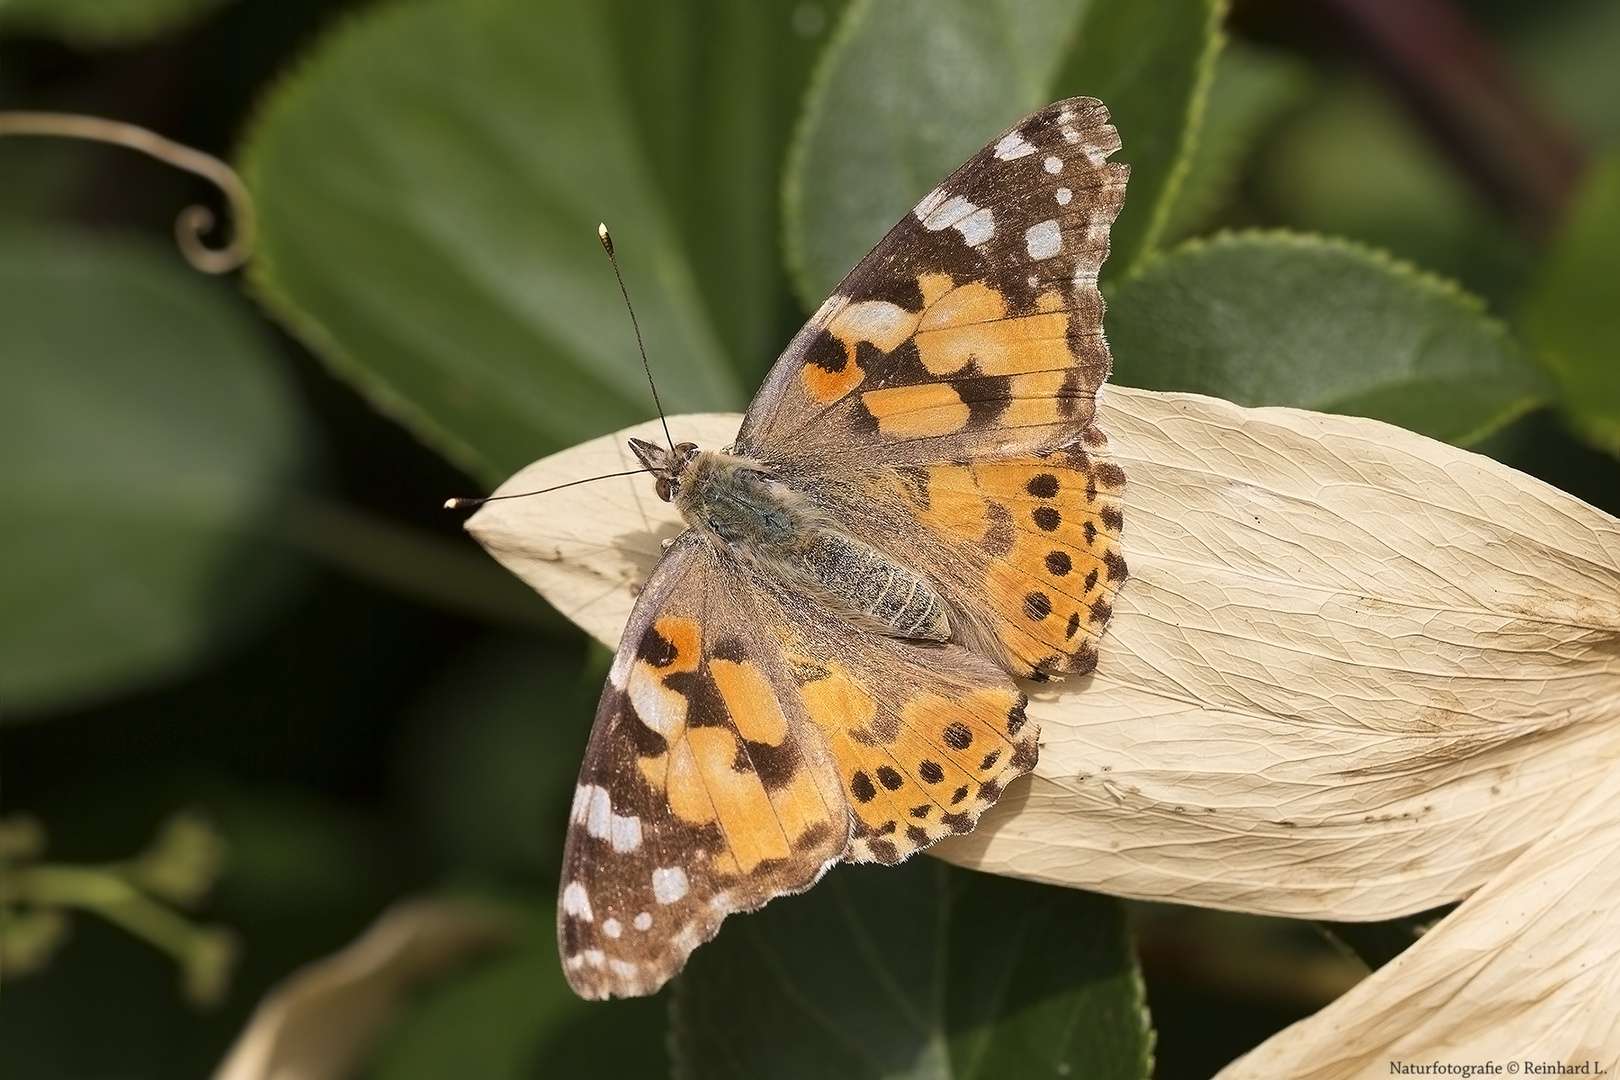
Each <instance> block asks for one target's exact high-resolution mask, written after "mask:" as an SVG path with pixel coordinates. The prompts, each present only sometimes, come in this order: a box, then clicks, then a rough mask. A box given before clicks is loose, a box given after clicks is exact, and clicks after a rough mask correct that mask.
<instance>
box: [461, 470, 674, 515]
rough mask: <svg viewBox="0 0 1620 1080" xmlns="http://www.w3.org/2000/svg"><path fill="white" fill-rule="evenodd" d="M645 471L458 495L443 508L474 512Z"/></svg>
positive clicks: (636, 474)
mask: <svg viewBox="0 0 1620 1080" xmlns="http://www.w3.org/2000/svg"><path fill="white" fill-rule="evenodd" d="M646 471H647V470H646V469H631V470H630V471H628V472H612V473H608V474H606V475H605V476H587V477H586V478H585V479H583V480H570V481H568V483H566V484H558V485H556V486H555V487H548V488H541V489H540V490H539V491H514V492H513V493H512V494H510V495H484V496H482V497H475V496H468V495H458V496H456V497H455V498H453V499H446V500H444V508H445V509H446V510H476V509H478V508H479V507H480V506H483V505H484V504H485V503H487V502H494V501H495V500H496V499H526V498H528V497H529V496H530V495H544V494H545V493H546V492H548V491H561V490H562V489H563V488H571V487H575V486H576V485H579V484H591V483H595V482H596V481H598V480H612V479H613V478H614V477H616V476H640V475H641V474H642V473H644V472H646Z"/></svg>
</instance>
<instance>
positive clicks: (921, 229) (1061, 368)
mask: <svg viewBox="0 0 1620 1080" xmlns="http://www.w3.org/2000/svg"><path fill="white" fill-rule="evenodd" d="M1118 148H1119V135H1118V133H1117V132H1116V131H1115V130H1114V128H1113V127H1112V126H1111V125H1110V124H1109V123H1108V111H1107V110H1106V109H1105V108H1103V106H1102V105H1101V104H1100V103H1099V102H1096V101H1094V100H1091V99H1088V98H1073V99H1070V100H1068V101H1061V102H1058V103H1057V104H1055V105H1051V106H1049V107H1047V108H1045V109H1043V110H1041V111H1040V112H1038V113H1036V114H1035V115H1033V116H1031V117H1028V118H1027V119H1025V120H1024V121H1022V122H1021V123H1019V124H1018V125H1017V126H1016V127H1014V128H1013V129H1011V130H1010V131H1008V132H1007V133H1006V134H1004V135H1003V136H1001V137H1000V138H999V139H997V140H996V141H995V142H992V143H991V144H990V145H989V146H986V147H985V148H984V149H983V150H981V151H980V152H979V153H978V154H976V155H975V156H974V157H973V158H972V159H971V160H969V161H968V162H967V163H966V164H964V165H963V166H962V167H961V168H959V169H957V170H956V171H955V172H953V173H952V174H951V175H950V176H949V177H947V178H946V179H945V180H944V181H943V182H941V183H940V185H939V186H938V187H936V188H935V189H934V190H932V191H930V192H929V193H927V194H926V195H925V196H923V198H922V200H921V201H920V202H918V204H917V205H916V207H915V208H914V209H913V210H912V211H911V212H910V213H909V214H907V215H906V216H905V217H904V218H903V219H902V220H901V221H900V223H899V224H897V225H896V226H895V227H894V228H893V229H892V230H890V232H889V234H888V235H887V236H885V237H884V238H883V240H882V241H881V242H880V243H879V244H878V246H877V247H876V248H874V249H873V251H872V252H871V254H869V255H868V256H867V257H866V258H865V259H862V260H861V263H860V265H858V266H857V267H856V268H855V269H854V271H853V272H851V273H850V275H849V276H848V277H847V278H845V279H844V281H843V282H842V283H841V284H840V285H839V286H838V288H837V290H836V291H835V292H834V293H833V295H832V296H831V297H829V298H828V299H827V301H826V303H824V304H823V305H822V307H821V309H820V310H819V311H818V312H817V313H816V314H815V316H814V317H812V318H811V320H810V322H809V323H808V324H807V325H806V326H805V328H804V329H803V330H801V331H800V332H799V334H798V335H797V336H795V338H794V339H793V341H792V343H791V344H790V345H789V346H788V348H787V351H786V352H784V353H783V355H782V358H781V359H780V360H778V361H777V363H776V366H775V367H774V368H773V369H772V370H771V373H770V375H769V376H768V377H767V379H766V382H765V384H764V386H763V387H761V389H760V392H759V394H758V395H757V396H756V397H755V399H754V404H753V406H752V407H751V408H750V409H749V410H748V416H747V418H746V419H745V420H744V422H743V428H742V432H741V434H740V435H739V438H738V448H739V450H742V451H745V452H748V453H755V454H759V455H761V456H763V457H766V458H770V459H772V460H797V461H805V462H813V463H815V464H817V465H820V466H821V467H826V466H825V465H822V463H823V462H826V461H839V462H848V461H851V460H853V461H856V462H858V463H860V464H862V465H866V464H870V463H872V462H874V461H882V462H886V463H912V462H935V461H946V460H952V459H955V458H960V457H964V456H978V455H982V454H984V453H986V452H1009V453H1011V452H1026V453H1027V452H1039V451H1042V450H1045V449H1049V448H1051V447H1053V446H1057V445H1061V444H1063V443H1065V442H1070V441H1073V439H1074V438H1075V436H1076V433H1077V432H1078V431H1079V429H1081V428H1083V427H1085V426H1086V425H1088V424H1089V423H1090V422H1091V420H1092V417H1093V415H1094V412H1095V406H1094V402H1095V398H1096V393H1097V389H1098V388H1099V387H1100V386H1101V385H1102V383H1103V380H1104V379H1105V378H1107V375H1108V370H1109V365H1110V360H1109V355H1108V349H1107V345H1106V344H1105V343H1104V341H1103V336H1102V314H1103V300H1102V294H1101V293H1100V292H1099V291H1098V289H1097V273H1098V271H1099V270H1100V268H1101V267H1102V264H1103V260H1104V259H1106V258H1107V256H1108V230H1109V226H1110V225H1111V224H1112V223H1113V221H1114V218H1115V217H1117V216H1118V214H1119V210H1120V207H1121V206H1122V205H1123V203H1124V198H1125V182H1126V178H1127V177H1128V176H1129V174H1130V170H1129V168H1128V167H1126V166H1124V165H1120V164H1116V163H1113V162H1109V161H1107V160H1106V159H1107V156H1108V155H1109V154H1111V153H1113V152H1114V151H1115V150H1117V149H1118Z"/></svg>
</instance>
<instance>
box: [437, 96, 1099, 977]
mask: <svg viewBox="0 0 1620 1080" xmlns="http://www.w3.org/2000/svg"><path fill="white" fill-rule="evenodd" d="M1119 145H1120V143H1119V136H1118V134H1117V133H1116V132H1115V130H1114V128H1113V127H1112V126H1110V125H1109V123H1108V112H1107V110H1106V109H1105V108H1103V106H1102V105H1101V103H1099V102H1097V101H1095V100H1092V99H1090V98H1074V99H1071V100H1068V101H1060V102H1058V103H1057V104H1055V105H1052V106H1050V107H1048V108H1046V109H1043V110H1041V111H1040V112H1038V113H1036V114H1035V115H1033V116H1031V117H1029V118H1027V119H1025V120H1023V121H1022V122H1020V123H1019V124H1018V125H1016V126H1015V127H1013V128H1012V129H1011V130H1010V131H1008V132H1007V133H1006V134H1005V135H1003V136H1001V137H1000V138H998V139H997V140H996V141H995V142H993V143H991V144H990V145H989V146H987V147H985V148H984V149H983V150H982V151H980V152H979V153H978V154H977V155H976V156H975V157H974V158H973V159H972V160H970V161H969V162H968V163H967V164H965V165H963V166H962V167H961V168H959V169H957V170H956V172H954V173H952V174H951V175H950V177H948V178H947V179H946V180H945V182H944V183H942V184H941V185H940V186H939V187H937V188H935V189H934V190H933V191H931V192H929V193H928V195H926V196H925V197H924V198H923V200H922V201H921V202H920V203H918V204H917V206H916V208H915V209H914V210H912V212H911V213H910V214H908V215H907V216H906V218H905V219H904V220H903V221H901V222H900V224H898V225H896V226H895V227H894V229H893V230H891V231H890V233H889V235H888V236H886V237H885V238H884V239H883V241H882V242H881V243H880V244H878V246H877V247H876V248H875V249H873V251H872V252H871V254H869V255H867V257H866V258H865V259H863V260H861V263H860V265H859V266H857V267H856V268H855V270H854V272H853V273H852V274H850V275H849V277H848V278H846V279H845V280H844V282H843V284H841V285H840V286H839V287H838V289H837V291H835V292H834V293H833V295H832V297H831V298H830V299H828V300H827V302H826V303H825V304H823V305H822V306H821V310H819V311H817V312H816V314H815V316H814V317H812V318H811V319H810V321H809V323H808V324H806V326H805V327H804V329H803V330H801V331H800V332H799V334H798V335H797V336H796V337H795V338H794V339H793V341H792V343H791V344H789V345H788V348H787V351H786V352H784V353H783V354H782V357H781V359H779V360H778V361H777V362H776V366H775V367H774V368H773V369H772V370H771V373H770V375H769V377H767V378H766V380H765V384H764V386H762V387H761V388H760V391H759V393H758V395H757V396H756V397H755V398H754V402H753V405H752V406H750V408H749V410H748V414H747V416H746V417H745V418H744V420H743V425H742V430H741V432H740V433H739V434H738V436H737V441H736V445H735V446H734V447H732V449H730V450H729V451H713V450H699V449H698V448H697V447H696V446H694V445H693V444H691V443H681V444H680V445H678V446H675V447H673V448H668V449H666V448H665V447H662V446H657V445H654V444H652V443H647V442H642V441H640V440H634V441H633V442H632V444H631V448H632V449H633V450H634V452H635V454H636V456H637V457H638V458H639V459H640V460H641V462H642V464H643V465H645V466H646V468H647V470H648V471H649V472H651V473H652V474H653V476H654V477H655V478H656V483H657V490H658V494H659V496H660V497H661V498H663V499H664V500H665V501H669V502H673V503H674V504H675V506H676V507H677V508H678V509H679V510H680V512H681V515H682V516H683V517H684V518H685V520H686V522H687V525H688V528H687V530H686V531H685V532H683V533H682V534H681V535H680V536H679V537H677V538H676V539H675V540H674V541H673V542H671V544H670V545H669V547H668V550H667V551H666V552H665V554H664V556H663V559H662V561H660V562H659V564H658V566H657V568H656V569H655V570H654V571H653V573H652V576H651V578H650V579H649V580H648V582H647V584H646V586H645V588H644V590H643V591H642V593H641V595H640V597H639V599H638V600H637V602H636V605H635V609H634V611H633V613H632V614H631V616H630V622H629V625H628V626H627V627H626V629H625V632H624V636H623V638H622V640H621V642H620V645H619V650H618V655H617V657H616V658H615V660H614V662H613V667H612V671H611V673H610V674H609V676H608V683H607V686H606V688H605V689H604V691H603V694H602V702H601V706H600V708H599V709H598V711H597V715H596V727H595V729H594V731H593V732H592V735H591V741H590V748H589V750H588V751H587V752H586V756H585V764H584V767H583V768H582V769H581V771H580V778H579V788H578V792H577V794H576V797H575V800H574V808H573V817H572V820H571V823H570V830H569V834H568V844H567V852H566V854H565V856H564V860H563V873H562V895H561V901H560V905H559V910H558V937H559V941H560V944H561V950H562V958H563V964H564V967H565V969H566V972H567V976H568V981H569V982H570V983H571V984H572V985H573V987H574V989H575V990H576V991H578V992H579V993H580V994H581V995H582V996H585V997H590V998H604V997H608V996H610V995H621V996H626V995H639V994H650V993H653V992H654V991H656V990H657V989H658V988H659V987H661V986H662V985H663V984H664V983H665V982H666V981H668V980H669V979H670V978H671V977H672V976H674V975H675V974H676V972H678V971H679V970H680V969H681V967H682V965H684V964H685V962H686V958H687V956H688V955H690V954H691V952H692V950H693V949H695V948H696V947H697V946H698V945H700V944H702V943H703V942H704V941H707V940H708V939H709V938H711V937H713V936H714V935H715V933H716V932H717V931H718V929H719V926H720V922H721V920H722V919H724V918H725V917H726V916H727V915H728V914H730V913H732V912H737V911H750V910H752V909H754V908H757V907H759V906H760V905H762V904H764V903H765V902H767V901H768V900H770V899H772V898H773V897H776V896H780V895H782V894H784V893H794V892H799V891H801V890H803V889H806V888H808V887H809V886H810V885H812V884H813V883H814V882H815V881H816V880H817V879H818V878H820V877H821V875H822V874H824V873H825V872H826V871H827V869H828V868H829V867H831V866H832V865H833V864H835V863H837V862H839V861H840V860H844V859H848V860H851V861H855V862H883V863H894V862H898V861H900V860H901V859H904V858H905V857H906V856H908V855H910V854H912V853H913V852H915V851H917V850H918V849H919V848H923V847H926V846H928V845H929V844H932V843H933V842H934V841H936V840H938V839H940V838H941V837H944V836H949V835H951V834H954V833H965V832H968V831H970V830H971V829H972V828H973V827H974V825H975V823H976V822H977V821H978V818H979V815H980V814H982V813H983V812H984V811H985V810H986V809H988V808H989V807H990V806H991V805H993V804H994V803H995V801H996V799H997V798H998V797H999V795H1000V794H1001V792H1002V790H1003V789H1004V788H1005V787H1006V786H1007V784H1008V783H1009V782H1010V781H1012V780H1014V779H1016V778H1017V777H1020V776H1022V775H1024V774H1025V773H1027V772H1029V771H1030V769H1032V768H1033V767H1034V765H1035V761H1036V756H1037V753H1038V737H1039V735H1038V732H1037V730H1036V725H1035V724H1033V723H1031V722H1028V721H1026V719H1025V716H1024V705H1025V698H1024V694H1023V693H1022V692H1021V691H1020V689H1019V687H1018V683H1017V682H1016V681H1015V678H1030V679H1045V678H1051V677H1056V676H1061V675H1066V674H1081V673H1085V672H1088V671H1090V670H1091V669H1092V668H1093V667H1094V666H1095V664H1096V662H1097V642H1098V638H1099V636H1100V635H1101V634H1102V631H1103V628H1104V626H1105V624H1106V623H1107V621H1108V618H1109V615H1110V614H1111V612H1112V604H1113V597H1114V594H1115V591H1116V590H1117V589H1118V588H1119V587H1120V584H1121V583H1122V582H1123V580H1124V578H1125V561H1124V559H1123V557H1122V556H1121V554H1120V543H1119V538H1120V531H1121V527H1122V511H1121V494H1122V492H1123V490H1124V483H1125V479H1124V476H1123V474H1122V473H1121V472H1120V470H1119V468H1118V467H1117V466H1115V465H1113V464H1112V463H1110V461H1109V460H1108V446H1107V440H1106V439H1105V438H1104V436H1103V434H1102V432H1101V431H1099V430H1098V429H1097V428H1096V427H1094V426H1093V423H1092V421H1093V418H1094V415H1095V411H1096V404H1095V399H1096V395H1097V392H1098V390H1099V388H1100V387H1101V386H1102V383H1103V380H1104V379H1105V378H1106V377H1107V375H1108V370H1109V364H1110V358H1109V354H1108V347H1107V345H1106V343H1105V342H1104V340H1103V333H1102V314H1103V300H1102V295H1101V293H1099V292H1098V290H1097V271H1098V269H1099V268H1100V267H1101V265H1102V262H1103V260H1104V258H1106V257H1107V254H1108V230H1109V226H1110V225H1111V224H1112V223H1113V220H1114V218H1115V216H1116V215H1117V214H1118V213H1119V209H1120V205H1121V203H1122V201H1123V199H1124V196H1125V181H1126V177H1127V176H1128V175H1129V169H1128V168H1127V167H1126V166H1124V165H1120V164H1115V163H1112V162H1109V161H1108V160H1107V158H1108V155H1109V154H1111V153H1113V152H1114V151H1115V150H1117V149H1118V148H1119ZM468 527H469V528H470V529H472V530H473V531H474V533H475V534H479V533H481V532H482V539H484V541H485V543H486V544H487V545H488V546H489V547H490V548H491V550H492V551H493V552H495V553H496V554H497V556H498V557H502V558H507V557H508V556H509V555H510V551H509V550H503V549H505V548H506V547H507V543H509V538H507V537H505V536H504V534H502V535H501V537H500V539H501V541H502V542H496V539H497V536H496V530H492V529H488V528H484V529H482V530H481V526H480V520H479V517H477V516H475V517H474V518H473V519H472V520H471V521H470V522H469V524H468ZM509 561H510V560H509Z"/></svg>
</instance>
